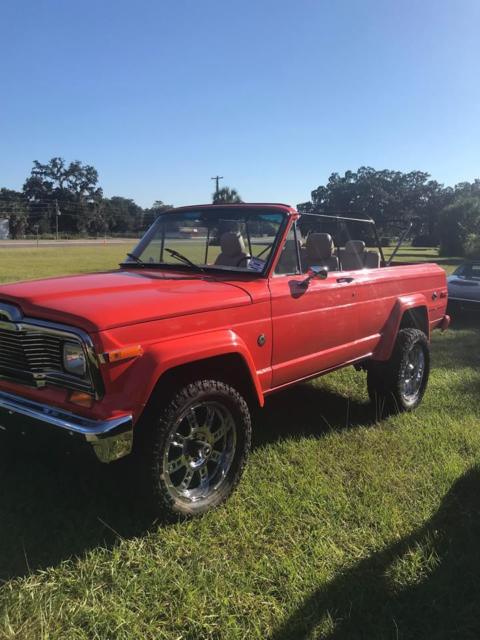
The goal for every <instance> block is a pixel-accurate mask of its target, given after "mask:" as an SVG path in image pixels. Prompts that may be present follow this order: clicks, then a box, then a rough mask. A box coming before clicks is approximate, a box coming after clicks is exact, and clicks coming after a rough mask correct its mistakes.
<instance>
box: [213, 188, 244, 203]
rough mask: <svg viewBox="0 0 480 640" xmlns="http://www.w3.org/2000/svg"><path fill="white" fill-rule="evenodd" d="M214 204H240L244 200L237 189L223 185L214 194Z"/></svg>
mask: <svg viewBox="0 0 480 640" xmlns="http://www.w3.org/2000/svg"><path fill="white" fill-rule="evenodd" d="M212 202H213V204H238V203H240V202H243V200H242V199H241V197H240V194H239V193H238V192H237V191H236V190H235V189H230V187H223V188H222V189H219V190H218V191H215V193H214V194H213V196H212Z"/></svg>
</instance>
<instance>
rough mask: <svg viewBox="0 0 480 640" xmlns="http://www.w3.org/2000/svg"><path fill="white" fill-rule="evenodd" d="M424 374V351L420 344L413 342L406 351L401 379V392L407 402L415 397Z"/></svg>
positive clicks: (412, 400) (411, 401)
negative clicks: (410, 347)
mask: <svg viewBox="0 0 480 640" xmlns="http://www.w3.org/2000/svg"><path fill="white" fill-rule="evenodd" d="M424 375H425V353H424V351H423V348H422V345H420V344H415V345H414V346H413V347H412V349H410V351H409V352H408V353H407V356H406V363H405V367H404V370H403V376H402V381H401V388H402V394H403V397H404V399H405V401H406V402H407V403H409V404H410V403H413V402H415V400H416V399H417V397H418V395H419V393H420V391H421V388H422V381H423V377H424Z"/></svg>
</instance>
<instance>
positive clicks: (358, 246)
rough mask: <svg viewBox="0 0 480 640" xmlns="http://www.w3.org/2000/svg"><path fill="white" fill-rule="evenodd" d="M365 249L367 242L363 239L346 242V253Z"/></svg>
mask: <svg viewBox="0 0 480 640" xmlns="http://www.w3.org/2000/svg"><path fill="white" fill-rule="evenodd" d="M364 251H365V242H363V240H348V242H346V243H345V253H356V254H360V253H363V252H364Z"/></svg>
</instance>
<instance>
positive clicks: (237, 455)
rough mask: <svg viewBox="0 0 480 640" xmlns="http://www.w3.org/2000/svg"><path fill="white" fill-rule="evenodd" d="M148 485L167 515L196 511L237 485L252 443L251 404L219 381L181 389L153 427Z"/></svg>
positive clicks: (215, 502)
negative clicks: (248, 404)
mask: <svg viewBox="0 0 480 640" xmlns="http://www.w3.org/2000/svg"><path fill="white" fill-rule="evenodd" d="M152 426H153V431H152V440H151V441H150V443H151V447H149V449H150V450H149V451H147V452H146V453H147V455H149V456H150V465H149V476H150V478H149V484H150V488H151V490H152V493H153V497H154V500H155V503H156V507H157V508H158V509H159V510H160V511H161V512H162V513H163V514H164V515H197V514H201V513H204V512H205V511H208V510H209V509H211V508H214V507H216V506H218V505H219V504H221V503H222V502H224V501H225V500H226V499H227V498H228V496H229V495H230V494H231V493H232V491H233V490H234V488H235V487H236V485H237V484H238V482H239V480H240V477H241V475H242V472H243V468H244V466H245V463H246V460H247V456H248V452H249V449H250V443H251V429H252V428H251V420H250V413H249V410H248V406H247V403H246V402H245V400H244V399H243V397H242V396H241V395H240V394H239V393H238V391H236V390H235V389H234V388H232V387H230V386H229V385H227V384H225V383H224V382H221V381H218V380H200V381H196V382H192V383H191V384H188V385H186V386H185V387H183V388H182V389H180V390H179V391H178V392H177V393H176V394H175V396H174V398H173V399H172V400H171V401H170V402H169V403H168V405H167V406H166V407H165V408H164V409H163V411H160V416H159V419H158V420H157V422H156V424H154V425H152Z"/></svg>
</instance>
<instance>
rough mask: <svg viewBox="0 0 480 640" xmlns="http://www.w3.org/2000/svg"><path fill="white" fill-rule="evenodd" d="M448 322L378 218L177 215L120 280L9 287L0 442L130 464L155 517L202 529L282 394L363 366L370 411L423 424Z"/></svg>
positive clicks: (441, 285)
mask: <svg viewBox="0 0 480 640" xmlns="http://www.w3.org/2000/svg"><path fill="white" fill-rule="evenodd" d="M446 305H447V285H446V278H445V273H444V271H443V270H442V269H441V268H440V267H438V266H437V265H435V264H422V265H418V264H417V265H415V264H404V265H395V266H393V265H392V264H391V263H390V262H388V261H386V260H385V258H384V256H383V253H382V249H381V247H380V246H379V243H378V238H377V237H376V230H375V225H374V223H373V221H372V220H370V219H367V220H366V219H359V218H355V217H348V216H346V217H340V216H335V217H332V216H322V215H313V214H299V213H298V212H297V211H295V210H294V209H292V208H291V207H289V206H287V205H283V204H242V205H204V206H192V207H182V208H178V209H172V210H170V211H167V212H165V213H163V214H162V215H160V216H159V217H158V218H157V220H156V221H155V223H154V224H153V225H152V227H151V228H150V229H149V230H148V231H147V233H146V234H145V236H144V237H143V238H142V240H140V242H139V244H138V245H137V247H136V248H135V249H134V250H133V252H132V253H131V254H128V257H127V259H126V261H125V262H124V263H123V264H122V265H121V266H120V269H118V270H115V271H109V272H106V273H96V274H90V275H79V276H68V277H59V278H50V279H46V280H38V281H34V282H22V283H15V284H8V285H3V286H1V287H0V425H1V426H2V427H3V428H4V429H14V430H15V429H17V430H18V429H21V430H23V429H24V428H26V427H28V426H30V427H33V428H35V429H36V431H38V430H42V429H44V430H47V428H48V427H50V428H53V429H55V430H57V431H61V432H64V433H69V434H70V435H74V436H78V437H80V438H82V439H84V440H86V441H87V442H89V443H91V445H92V446H93V448H94V451H95V453H96V454H97V456H98V458H99V459H100V460H101V461H103V462H110V461H113V460H116V459H118V458H121V457H123V456H126V455H127V454H129V453H131V452H132V451H135V452H136V453H138V455H139V456H140V459H141V461H142V464H141V468H142V469H143V472H144V473H142V474H141V475H142V476H143V475H145V476H146V479H147V483H146V485H145V486H146V488H147V490H148V495H150V496H152V497H153V498H154V499H155V501H156V506H157V507H158V508H160V509H161V510H162V511H163V512H165V513H169V514H190V515H191V514H197V513H202V512H204V511H206V510H207V509H209V508H210V507H213V506H216V505H218V504H220V503H221V502H223V501H224V500H225V499H226V498H227V497H228V495H229V494H230V493H231V491H232V490H233V488H234V487H235V485H236V484H237V483H238V481H239V479H240V476H241V473H242V470H243V467H244V465H245V461H246V459H247V455H248V451H249V447H250V440H251V417H250V416H251V411H252V409H254V408H255V407H262V406H263V404H264V399H265V396H267V395H269V394H271V393H274V392H276V391H280V390H282V389H284V388H285V387H288V386H290V385H293V384H295V383H297V382H300V381H302V380H307V379H309V378H314V377H316V376H319V375H322V374H324V373H328V372H329V371H333V370H335V369H338V368H340V367H345V366H347V365H355V367H356V368H357V369H360V370H365V371H366V373H367V385H368V391H369V393H370V396H371V398H372V400H375V401H381V402H382V404H384V405H386V406H389V407H390V408H391V409H393V410H411V409H413V408H415V407H416V406H417V405H418V404H419V402H420V400H421V398H422V396H423V393H424V391H425V387H426V385H427V379H428V374H429V338H430V333H431V331H432V330H433V329H435V328H437V327H439V328H442V329H445V328H446V327H447V326H448V323H449V318H448V316H446V315H445V310H446Z"/></svg>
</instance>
